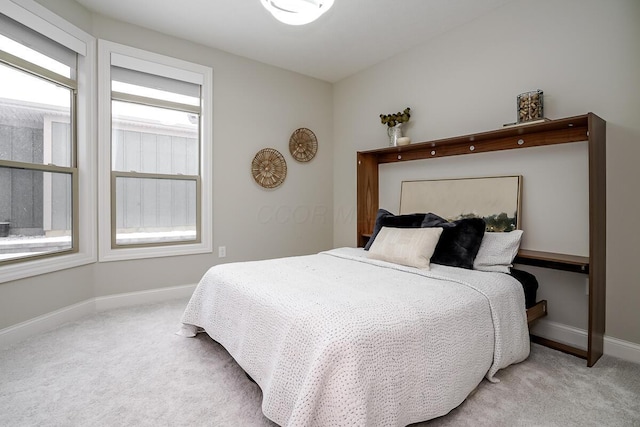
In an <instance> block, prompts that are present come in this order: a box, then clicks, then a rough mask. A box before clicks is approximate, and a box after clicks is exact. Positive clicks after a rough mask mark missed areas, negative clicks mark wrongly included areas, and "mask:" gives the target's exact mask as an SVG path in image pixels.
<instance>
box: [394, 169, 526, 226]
mask: <svg viewBox="0 0 640 427" xmlns="http://www.w3.org/2000/svg"><path fill="white" fill-rule="evenodd" d="M521 192H522V177H521V176H497V177H478V178H459V179H439V180H428V181H403V182H402V187H401V194H400V214H408V213H414V212H433V213H436V214H438V215H440V216H441V217H443V218H446V219H448V220H456V219H460V218H465V217H480V218H483V219H484V220H485V222H486V223H487V231H511V230H515V229H519V228H520V208H521V200H522V198H521Z"/></svg>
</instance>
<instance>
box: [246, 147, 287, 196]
mask: <svg viewBox="0 0 640 427" xmlns="http://www.w3.org/2000/svg"><path fill="white" fill-rule="evenodd" d="M251 174H252V175H253V179H255V180H256V182H257V183H258V185H260V186H262V187H264V188H275V187H277V186H279V185H280V184H282V183H283V182H284V179H285V178H286V177H287V162H286V161H285V160H284V157H283V156H282V154H280V152H279V151H278V150H274V149H273V148H263V149H262V150H260V151H258V152H257V153H256V156H255V157H254V158H253V162H251Z"/></svg>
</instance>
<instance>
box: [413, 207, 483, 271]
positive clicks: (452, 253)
mask: <svg viewBox="0 0 640 427" xmlns="http://www.w3.org/2000/svg"><path fill="white" fill-rule="evenodd" d="M422 226H423V227H442V234H441V235H440V240H438V244H437V245H436V249H435V251H434V252H433V256H432V257H431V262H432V263H434V264H441V265H448V266H451V267H462V268H467V269H469V270H473V260H475V259H476V255H478V249H480V244H481V243H482V237H484V230H485V228H486V224H485V222H484V219H482V218H463V219H459V220H457V221H453V222H449V221H447V220H446V219H444V218H441V217H439V216H438V215H436V214H433V213H428V214H426V215H425V217H424V219H423V222H422Z"/></svg>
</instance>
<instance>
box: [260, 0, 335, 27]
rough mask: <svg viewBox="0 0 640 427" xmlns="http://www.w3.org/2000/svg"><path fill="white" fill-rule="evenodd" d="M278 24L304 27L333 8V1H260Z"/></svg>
mask: <svg viewBox="0 0 640 427" xmlns="http://www.w3.org/2000/svg"><path fill="white" fill-rule="evenodd" d="M260 1H261V2H262V5H263V6H264V7H265V8H266V9H267V10H268V11H269V12H271V14H272V15H273V16H274V17H275V18H276V19H277V20H278V21H280V22H283V23H285V24H289V25H304V24H308V23H310V22H313V21H315V20H316V19H318V18H319V17H320V16H321V15H322V14H323V13H325V12H326V11H327V10H329V9H330V8H331V6H333V1H334V0H260Z"/></svg>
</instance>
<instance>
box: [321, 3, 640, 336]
mask: <svg viewBox="0 0 640 427" xmlns="http://www.w3.org/2000/svg"><path fill="white" fill-rule="evenodd" d="M400 42H401V41H400ZM639 72H640V2H638V1H637V0H614V1H606V2H605V1H601V0H563V1H560V2H559V1H553V0H540V1H536V2H530V1H520V0H515V1H513V2H510V3H508V4H507V5H505V6H503V7H501V8H498V9H496V10H494V11H493V12H491V13H489V14H488V15H486V16H484V17H481V18H479V19H476V20H475V21H473V22H471V23H469V24H467V25H464V26H462V27H460V28H457V29H456V30H454V31H451V32H449V33H446V34H444V35H442V36H440V37H438V38H437V39H435V40H432V41H430V42H428V43H425V44H424V45H422V46H421V47H419V48H415V49H412V50H410V51H407V52H404V53H400V54H398V55H397V56H396V57H394V58H392V59H390V60H388V61H385V62H382V63H380V64H378V65H376V66H375V67H372V68H370V69H368V70H365V71H363V72H361V73H358V74H356V75H354V76H351V77H349V78H347V79H344V80H343V81H341V82H339V83H337V84H336V85H334V109H333V114H334V139H335V147H334V157H335V160H334V211H335V219H334V230H333V232H334V245H336V246H345V245H354V244H355V243H356V235H355V234H356V221H355V201H356V151H358V150H367V149H372V148H379V147H384V146H386V144H387V137H386V133H385V128H384V126H383V125H382V124H381V123H380V121H379V118H378V116H379V114H381V113H391V112H395V111H399V110H402V109H403V108H405V107H407V106H410V107H411V109H412V117H411V121H410V122H409V125H408V126H406V128H405V134H406V135H409V136H410V137H411V138H412V140H413V141H428V140H433V139H439V138H446V137H450V136H456V135H464V134H469V133H476V132H481V131H488V130H493V129H497V128H500V127H501V126H502V124H504V123H508V122H513V121H515V119H516V115H515V101H516V96H517V95H518V94H519V93H521V92H525V91H529V90H535V89H542V90H543V91H544V107H545V116H546V117H548V118H552V119H553V118H562V117H568V116H574V115H581V114H584V113H587V112H590V111H592V112H594V113H596V114H598V115H599V116H600V117H602V118H603V119H605V120H606V121H607V144H608V146H607V192H608V194H607V233H608V236H607V256H608V258H607V269H608V270H607V320H606V322H607V326H606V334H607V335H608V336H611V337H616V338H619V339H622V340H625V341H630V342H633V343H640V328H639V327H638V325H640V309H639V308H640V307H639V305H640V286H639V285H640V283H639V280H638V277H639V276H638V273H637V270H636V269H635V267H634V263H635V255H636V254H637V248H636V242H637V241H638V240H640V228H638V227H634V226H633V225H630V221H633V219H632V218H635V216H636V215H635V214H636V213H637V212H638V211H639V210H640V199H639V197H638V191H637V190H636V189H635V188H634V185H635V184H631V183H638V182H640V170H639V168H637V166H636V163H637V161H638V160H637V159H639V158H640V144H638V141H639V140H640V121H638V119H637V118H638V117H640V80H639V79H638V77H637V76H638V74H639ZM531 150H537V149H531ZM580 155H581V154H577V156H580ZM476 156H477V157H476ZM481 156H484V157H481ZM500 156H504V155H503V154H500ZM500 156H493V155H490V154H487V155H485V154H479V155H474V156H467V157H469V158H475V159H478V160H477V161H476V160H474V161H473V162H474V163H473V165H470V164H469V163H465V162H468V161H469V160H468V159H467V157H464V158H462V157H461V158H449V159H439V160H429V161H427V163H421V164H420V165H411V166H409V164H407V165H406V172H407V174H408V175H409V176H411V177H413V178H416V177H417V176H418V175H420V176H421V177H424V178H430V177H433V175H439V176H440V175H446V176H456V177H460V176H473V174H474V173H480V172H482V173H484V172H492V171H495V174H501V173H502V172H503V171H502V170H499V168H498V167H497V166H496V168H495V169H493V168H490V170H483V169H486V165H484V163H483V164H482V165H481V164H479V163H478V162H479V161H480V159H492V160H491V161H493V159H496V158H497V157H500ZM507 156H510V155H507ZM440 160H442V162H440ZM482 161H483V162H484V160H482ZM429 162H436V163H429ZM437 162H440V163H437ZM544 163H545V162H544V161H543V162H542V164H541V165H540V164H539V165H538V166H533V167H534V168H539V171H540V175H538V174H536V173H534V172H532V171H525V173H523V174H524V175H525V177H524V180H525V183H526V182H527V181H529V182H532V181H534V182H535V181H540V182H539V183H538V184H535V187H534V188H533V189H532V190H531V191H534V192H536V193H542V192H543V190H544V188H545V186H547V187H548V188H549V190H554V191H555V188H554V187H553V186H554V185H556V184H555V183H556V182H564V181H567V180H570V181H571V180H574V179H575V173H576V172H575V171H576V169H575V168H573V167H572V168H565V167H563V166H562V165H561V166H555V167H552V166H551V165H545V164H544ZM514 165H515V163H513V162H506V164H505V165H504V166H501V167H500V168H504V169H505V170H509V171H510V172H511V173H520V172H519V171H520V170H521V168H516V167H514ZM577 168H578V169H577V170H579V169H580V167H579V166H577ZM551 172H553V173H551ZM385 173H387V172H385ZM393 173H395V172H391V176H393ZM578 173H579V172H578ZM549 176H552V177H557V178H554V179H553V180H551V184H550V183H545V182H544V180H545V179H546V180H548V179H549ZM392 185H393V184H392ZM525 185H526V184H525ZM585 185H586V184H585ZM585 189H586V187H584V188H582V189H580V188H578V189H577V193H579V194H578V196H577V197H578V198H577V199H571V202H570V203H569V204H568V205H565V207H566V206H569V207H572V206H574V205H572V203H575V204H577V205H581V204H582V205H583V203H584V202H583V201H581V200H583V199H581V198H583V197H584V194H585V191H586V190H585ZM398 190H399V189H398ZM383 191H386V193H384V194H383V195H382V197H383V201H385V202H386V201H388V202H389V203H391V204H393V203H395V196H394V195H393V194H390V193H389V192H391V191H393V190H392V189H383ZM524 191H525V192H526V191H527V189H526V187H525V190H524ZM563 191H565V190H563ZM565 192H566V191H565ZM529 194H530V192H529ZM524 197H525V198H527V197H529V198H531V196H528V195H527V194H525V195H524ZM572 197H573V196H572ZM538 198H539V196H535V197H534V198H533V200H532V202H531V203H527V204H526V206H524V212H523V219H524V221H525V227H527V222H529V223H530V222H531V218H532V217H535V216H536V215H537V214H539V212H540V211H544V208H543V207H540V206H539V205H538V204H537V203H538V202H537V200H538ZM554 200H556V201H558V198H556V199H554ZM554 203H555V202H554ZM558 203H562V200H559V201H558ZM391 208H392V209H393V210H396V211H397V209H398V207H397V206H391ZM550 208H553V206H550ZM571 212H575V209H574V210H573V211H571ZM578 213H579V210H578ZM528 215H529V219H527V216H528ZM583 222H584V219H580V218H578V219H577V222H576V223H575V224H573V225H572V227H574V228H575V229H577V230H579V229H582V228H584V223H583ZM603 226H604V224H603ZM529 227H531V228H534V225H532V224H529ZM535 227H538V225H535ZM540 232H543V233H544V231H543V230H542V231H541V230H540V229H539V228H538V229H537V230H532V229H527V228H525V235H526V236H527V237H526V243H524V242H523V245H525V246H529V247H530V248H531V249H541V250H555V251H557V252H562V251H563V250H565V249H567V250H571V248H575V252H576V253H577V254H583V253H582V252H583V250H584V241H577V242H569V241H564V240H563V239H557V238H549V239H546V238H545V239H542V238H541V237H540V236H539V235H538V234H537V233H540ZM574 234H575V233H574ZM572 252H573V251H572ZM541 281H542V282H544V283H543V284H542V285H541V286H542V289H541V295H543V296H546V297H549V299H550V310H552V315H551V316H550V318H551V319H552V320H554V321H557V322H560V323H565V324H569V325H571V326H576V327H579V328H585V327H586V324H585V319H586V318H585V316H586V312H585V310H586V296H585V293H584V287H583V286H582V284H583V283H584V281H583V280H582V279H580V278H579V276H578V278H576V277H566V276H565V275H562V274H561V275H556V276H551V278H547V275H546V274H543V277H541ZM553 310H555V311H556V313H555V314H554V313H553Z"/></svg>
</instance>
